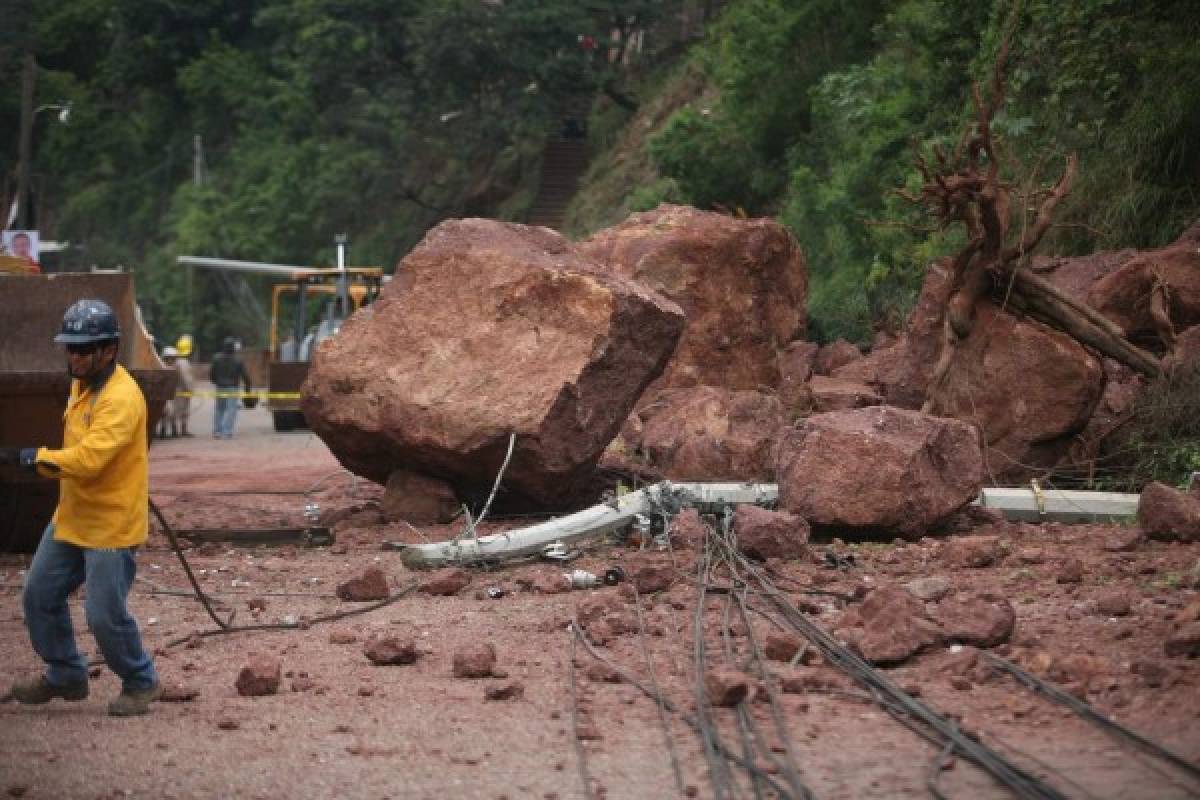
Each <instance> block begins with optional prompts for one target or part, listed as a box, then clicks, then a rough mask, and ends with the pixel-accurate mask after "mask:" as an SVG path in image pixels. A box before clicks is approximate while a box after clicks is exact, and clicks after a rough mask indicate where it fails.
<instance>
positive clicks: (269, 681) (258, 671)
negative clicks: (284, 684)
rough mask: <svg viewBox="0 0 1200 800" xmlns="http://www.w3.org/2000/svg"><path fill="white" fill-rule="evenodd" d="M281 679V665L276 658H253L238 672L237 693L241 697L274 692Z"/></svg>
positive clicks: (259, 695)
mask: <svg viewBox="0 0 1200 800" xmlns="http://www.w3.org/2000/svg"><path fill="white" fill-rule="evenodd" d="M282 680H283V666H282V665H281V664H280V663H279V659H277V658H255V659H254V660H252V661H251V662H250V663H249V664H247V665H246V666H244V667H242V669H241V671H239V672H238V676H237V681H236V686H237V693H238V694H240V695H241V696H242V697H261V696H263V695H268V694H275V693H276V692H277V691H279V684H280V682H281V681H282Z"/></svg>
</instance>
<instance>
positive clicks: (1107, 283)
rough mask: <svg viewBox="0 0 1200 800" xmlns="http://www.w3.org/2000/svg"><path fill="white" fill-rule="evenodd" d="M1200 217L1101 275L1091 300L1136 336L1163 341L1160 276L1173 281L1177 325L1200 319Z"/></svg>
mask: <svg viewBox="0 0 1200 800" xmlns="http://www.w3.org/2000/svg"><path fill="white" fill-rule="evenodd" d="M1198 244H1200V222H1198V223H1196V224H1194V225H1192V227H1191V228H1190V229H1188V230H1187V231H1185V232H1184V233H1183V235H1182V236H1180V238H1179V239H1178V240H1176V241H1175V242H1173V243H1171V244H1169V245H1167V246H1166V247H1163V248H1160V249H1158V250H1146V251H1143V252H1140V253H1138V254H1137V255H1136V256H1134V257H1133V258H1131V259H1129V261H1127V262H1125V263H1124V264H1123V265H1121V266H1120V267H1119V268H1118V269H1116V270H1115V271H1113V272H1112V273H1110V274H1109V275H1106V276H1105V277H1103V278H1101V279H1100V280H1098V281H1096V283H1095V284H1093V285H1092V287H1091V290H1090V291H1089V292H1088V296H1087V300H1088V304H1089V305H1091V306H1092V307H1093V308H1095V309H1096V310H1098V311H1099V312H1100V313H1102V314H1104V315H1105V316H1106V317H1108V318H1109V319H1111V320H1113V321H1114V322H1115V323H1117V325H1118V326H1120V328H1121V330H1123V331H1124V332H1125V335H1126V336H1127V337H1128V338H1130V339H1133V340H1134V341H1140V342H1142V343H1145V344H1150V345H1155V346H1157V345H1159V344H1160V339H1159V335H1158V332H1157V331H1156V329H1155V325H1154V320H1153V318H1152V317H1151V314H1150V300H1151V297H1152V296H1153V294H1154V287H1155V284H1156V283H1157V282H1158V281H1162V282H1164V283H1165V284H1166V286H1167V297H1168V306H1167V312H1168V315H1169V316H1170V318H1171V323H1172V324H1173V326H1174V328H1175V330H1176V331H1182V330H1184V329H1186V328H1190V327H1192V326H1193V325H1200V247H1198V246H1197V245H1198Z"/></svg>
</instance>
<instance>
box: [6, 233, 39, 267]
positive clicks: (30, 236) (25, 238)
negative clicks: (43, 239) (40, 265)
mask: <svg viewBox="0 0 1200 800" xmlns="http://www.w3.org/2000/svg"><path fill="white" fill-rule="evenodd" d="M39 241H40V237H39V236H38V232H37V231H5V232H4V238H3V243H4V255H9V256H16V257H17V258H23V259H25V260H26V261H32V262H34V263H35V264H36V263H37V260H38V243H39Z"/></svg>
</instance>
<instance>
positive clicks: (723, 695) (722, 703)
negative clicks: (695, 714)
mask: <svg viewBox="0 0 1200 800" xmlns="http://www.w3.org/2000/svg"><path fill="white" fill-rule="evenodd" d="M704 688H705V691H706V692H707V693H708V702H710V703H712V704H713V705H714V706H716V707H718V708H730V707H732V706H736V705H737V704H738V703H740V702H742V701H743V700H745V699H746V695H748V694H749V693H750V680H749V678H748V677H747V676H746V674H745V673H744V672H739V671H738V670H736V669H728V668H718V669H713V670H710V671H709V672H708V673H707V674H706V675H705V676H704Z"/></svg>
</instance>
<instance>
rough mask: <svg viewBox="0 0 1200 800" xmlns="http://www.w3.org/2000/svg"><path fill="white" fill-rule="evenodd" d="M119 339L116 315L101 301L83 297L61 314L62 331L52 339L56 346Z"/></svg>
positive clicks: (119, 328)
mask: <svg viewBox="0 0 1200 800" xmlns="http://www.w3.org/2000/svg"><path fill="white" fill-rule="evenodd" d="M119 338H121V326H120V325H119V324H118V323H117V315H116V314H114V313H113V310H112V308H110V307H109V305H108V303H106V302H104V301H103V300H96V299H94V298H90V297H85V298H84V299H83V300H78V301H76V302H75V303H74V304H73V305H72V306H71V307H70V308H68V309H67V313H65V314H63V321H62V331H60V332H59V334H58V335H57V336H55V337H54V341H55V342H57V343H58V344H88V343H90V342H106V341H109V340H112V339H119Z"/></svg>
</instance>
